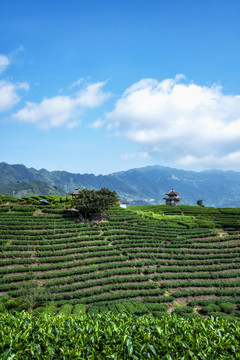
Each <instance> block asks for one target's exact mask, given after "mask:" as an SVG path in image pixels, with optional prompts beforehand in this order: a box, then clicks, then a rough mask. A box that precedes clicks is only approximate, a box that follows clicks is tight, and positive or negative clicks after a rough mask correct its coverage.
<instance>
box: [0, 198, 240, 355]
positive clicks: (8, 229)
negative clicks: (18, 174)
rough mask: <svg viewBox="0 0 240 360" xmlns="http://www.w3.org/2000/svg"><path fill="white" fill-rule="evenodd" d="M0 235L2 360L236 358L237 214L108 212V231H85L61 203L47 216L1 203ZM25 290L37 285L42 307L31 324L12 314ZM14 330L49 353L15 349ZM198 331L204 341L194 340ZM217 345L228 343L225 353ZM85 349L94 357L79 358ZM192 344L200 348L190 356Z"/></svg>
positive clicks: (239, 309) (239, 294)
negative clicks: (78, 344)
mask: <svg viewBox="0 0 240 360" xmlns="http://www.w3.org/2000/svg"><path fill="white" fill-rule="evenodd" d="M60 200H61V202H60ZM0 229H1V231H0V249H1V252H0V311H1V312H0V335H2V336H3V338H4V339H5V340H4V342H2V348H1V352H2V354H3V355H2V356H3V357H2V359H10V358H11V359H23V358H24V359H35V358H36V359H42V358H45V357H44V356H46V359H71V358H73V359H124V358H126V359H128V358H129V359H147V358H151V359H158V358H162V359H235V358H236V359H239V358H240V355H238V354H240V351H239V346H240V338H239V335H237V334H238V333H239V332H238V330H239V322H238V319H240V256H239V254H240V209H234V208H233V209H230V208H229V209H227V208H222V209H217V208H206V207H195V206H178V207H170V206H164V205H156V206H143V207H131V208H129V209H121V208H118V207H113V208H112V209H111V210H110V211H109V214H108V219H107V220H105V221H101V222H99V223H91V222H82V221H80V219H79V216H78V213H77V212H76V211H74V210H72V209H71V204H70V203H69V202H68V201H67V200H66V202H64V199H63V198H62V199H60V198H58V201H57V200H56V198H55V200H54V201H52V202H50V203H49V204H48V205H42V204H39V203H38V202H37V201H35V202H34V201H32V203H30V202H29V201H25V202H23V201H22V202H19V200H18V201H17V200H16V201H15V202H13V200H11V199H10V200H9V201H8V202H6V199H5V201H2V202H1V204H0ZM26 282H28V283H29V284H30V283H31V282H32V283H34V282H35V283H36V282H38V284H40V286H41V287H42V289H44V290H45V292H44V296H42V298H41V297H40V299H38V302H36V304H35V305H34V306H33V307H34V308H33V312H32V314H28V313H25V312H19V313H15V311H16V310H17V311H21V310H27V307H26V304H25V302H24V299H23V297H22V296H21V292H22V288H23V286H24V284H26ZM172 313H174V314H175V315H170V314H172ZM140 315H141V316H140ZM179 316H181V317H179ZM205 317H207V318H205ZM83 318H84V319H85V320H83ZM81 319H82V320H81ZM115 322H116V324H117V325H114V324H115ZM118 322H120V323H121V324H120V323H119V324H118ZM11 324H12V325H11ZM56 324H58V325H56ZM83 324H84V325H83ZM86 324H89V325H86ZM96 324H99V326H97V325H96ZM100 324H101V325H100ZM161 324H162V325H161ZM170 324H171V325H170ZM108 325H109V326H110V327H109V330H106V329H108ZM87 326H88V328H87ZM96 326H97V327H96ZM161 326H163V328H162V327H161ZM191 326H192V327H193V328H194V329H195V330H194V331H195V333H192V335H191V330H189V329H190V327H191ZM19 327H20V328H21V327H22V329H23V332H24V331H25V334H28V333H29V334H28V335H26V338H27V337H28V336H29V338H28V340H26V341H30V342H32V341H33V342H34V341H35V343H36V344H39V341H40V338H41V336H43V333H44V334H45V333H47V334H45V335H44V336H45V337H46V339H48V340H46V342H47V343H49V349H50V348H54V347H55V350H49V349H48V348H47V345H46V346H45V347H44V349H45V350H43V348H42V347H41V346H40V345H36V346H35V348H34V347H33V348H32V350H31V349H30V348H29V349H28V350H26V349H25V350H24V349H23V345H21V341H23V340H22V339H20V338H19V339H18V340H17V341H16V342H14V343H12V342H11V341H10V338H8V337H9V335H8V334H10V333H11V331H12V338H15V336H17V332H16V333H15V332H14V330H13V329H14V328H15V329H19ZM29 327H31V329H33V328H34V327H35V328H38V330H36V331H35V332H33V331H32V330H30V329H29ZM39 327H40V328H42V329H43V330H42V335H38V336H39V339H38V341H37V340H36V339H35V340H34V339H33V337H34V336H37V335H36V334H37V333H38V331H40V330H39ZM170 327H171V331H172V332H173V333H171V331H170V330H169V329H170ZM10 328H11V329H12V330H11V331H10V330H9V329H10ZM70 328H71V329H70ZM147 328H148V330H146V329H147ZM167 328H168V331H169V332H166V329H167ZM7 329H8V330H7ZM24 329H25V330H24ZM44 329H45V330H44ZM49 329H52V330H49ZM73 329H75V330H76V331H77V332H78V330H79V329H82V330H81V331H83V332H84V336H85V338H82V340H81V339H80V338H78V337H77V340H76V341H77V342H81V343H82V347H81V348H82V350H81V349H80V348H79V352H77V350H76V349H75V348H74V346H75V345H76V344H75V343H74V341H75V340H71V341H72V342H73V343H72V345H71V341H70V335H69V334H70V332H71V331H74V330H73ZM111 329H112V330H111ZM117 329H119V330H118V331H119V335H117V333H116V332H117ZM134 329H135V330H134ZM136 329H137V330H136ZM163 329H165V330H163ZM174 329H175V330H174ZM181 329H182V330H181ZM197 329H198V330H197ZM204 329H205V330H204ZM210 329H211V330H210ZM229 329H230V330H229ZM237 329H238V330H237ZM9 331H10V332H9ZM16 331H17V330H16ZM49 331H50V332H49ZM59 331H60V333H61V334H62V340H60V337H61V336H60V335H59ZM79 331H80V330H79ZM108 331H109V334H108ZM129 331H130V333H131V334H130V333H129ZM136 331H137V333H136ZM198 331H199V334H204V333H205V335H206V334H207V335H206V336H205V338H204V336H203V337H202V340H201V339H200V338H201V336H200V338H198V335H197V334H198ZM211 331H212V332H213V333H214V334H215V335H210V333H211ZM219 331H220V333H221V336H220V335H219ZM99 332H101V334H100V333H99ZM159 332H160V333H161V336H163V338H162V339H165V340H166V339H167V336H168V335H166V334H169V338H168V343H167V342H166V343H164V342H163V340H162V343H161V344H162V345H160V343H159V340H158V337H159V336H160V333H159ZM113 333H115V340H114V336H113ZM174 333H175V335H176V334H178V333H179V336H180V335H181V336H182V337H181V336H180V337H181V339H182V340H181V342H182V343H183V344H184V343H185V344H186V348H185V350H186V349H187V350H186V351H185V350H184V349H182V348H181V349H180V347H179V346H180V345H177V343H175V344H173V340H171V339H173V337H174V335H173V334H174ZM34 334H35V335H34ZM91 334H92V335H91ZM103 334H104V336H103ZM107 334H108V335H107ZM137 334H139V336H138V335H137ZM141 334H142V335H141ZM143 334H145V335H144V336H145V338H144V336H143ZM147 334H149V337H148V335H147ZM184 334H185V335H184ZM208 335H209V336H210V337H209V338H208ZM76 336H79V335H76ZM91 336H93V337H92V338H91ZM107 336H109V337H108V338H106V339H105V337H107ZM116 336H119V337H120V338H121V339H120V338H116ZM141 336H142V337H141ZM161 336H160V337H161ZM176 336H177V335H176ZM191 336H192V340H191V339H190V337H191ZM224 336H225V338H224V339H225V340H226V339H227V337H228V336H229V339H230V338H231V339H230V340H229V343H228V345H229V346H228V345H226V344H225V347H224V345H223V343H224V341H225V340H224V341H223V340H222V337H224ZM215 337H216V339H215ZM58 338H59V343H56V342H55V343H54V341H57V340H56V339H58ZM207 338H208V339H207ZM220 338H221V339H220ZM29 339H30V340H29ZM63 339H65V340H63ZM93 339H95V340H93ZM104 339H105V340H104ZM110 339H111V341H110ZM144 339H145V340H144ZM154 339H155V340H154ZM203 339H205V340H206V343H204V341H205V340H203ZM150 340H151V341H150ZM41 341H42V340H41ZM64 341H65V342H64ZM85 341H86V343H85ZM91 341H93V342H94V344H97V345H96V346H95V347H94V349H95V350H93V349H92V348H93V346H90V345H89V350H88V348H87V345H86V344H90V343H91ZM108 341H109V342H108ZM166 341H167V340H166ZM171 341H172V342H171ZM179 341H180V340H179ZM201 341H202V342H203V343H204V344H205V345H202V347H201V346H200V345H199V347H198V345H197V344H198V342H199V344H200V343H201ZM208 341H212V343H211V344H212V345H211V346H210V345H209V344H208V346H207V343H208ZM221 341H223V342H222V343H221ZM51 342H52V343H51ZM110 342H111V346H110V345H109V346H110V348H108V345H107V344H110ZM143 342H144V343H143ZM170 342H171V344H172V345H171V344H170ZM189 342H190V343H191V344H192V345H189V344H190V343H189ZM196 342H197V343H196ZM218 342H219V343H218ZM113 343H114V344H115V345H113ZM193 343H196V344H195V348H194V347H192V346H193ZM217 343H218V351H217V350H214V349H215V346H216V349H217ZM225 343H226V341H225ZM18 344H19V347H18ZM54 344H55V345H54ZM67 344H68V345H67ZM74 344H75V345H74ZM83 344H85V345H84V346H83ZM144 344H145V345H144ZM163 344H165V345H163ZM167 344H168V345H167ZM179 344H180V343H179ZM60 345H61V346H60ZM143 345H144V346H143ZM38 346H40V348H39V349H38V348H37V347H38ZM56 346H57V349H58V350H56ZM72 346H73V348H72V350H71V351H73V352H72V353H71V351H70V347H72ZM141 346H142V347H141ZM161 346H162V348H161V349H162V350H161V349H160V347H161ZM164 346H165V347H164ZM171 346H172V348H171ZM168 347H169V348H168ZM207 347H209V349H210V350H209V352H207ZM66 348H68V351H67V350H66ZM83 348H84V349H85V350H83ZM170 348H171V349H170ZM60 349H62V350H60ZM91 349H92V350H91ZM167 349H168V350H167ZM170 350H171V351H170ZM14 351H15V353H14ZM21 351H22V355H19V354H21ZM24 351H26V352H24ZM49 351H50V352H49ZM51 351H52V353H51ZM61 351H62V353H61ZM74 351H75V352H74ZM84 351H85V352H84ZM87 351H89V353H87ZM94 351H96V352H94ZM104 351H105V352H104ZM161 351H162V352H161ZM41 352H42V353H41ZM174 353H175V357H174V355H173V354H174ZM13 354H15V355H14V356H15V357H14V356H13V357H11V356H12V355H13ZM23 354H24V355H23ZM31 354H32V355H31ZM97 354H98V355H97ZM99 354H103V355H99ZM156 354H158V356H160V355H159V354H161V357H158V356H155V355H156ZM164 354H165V355H164ZM167 354H169V356H167ZM189 354H192V355H191V356H190V355H189ZM214 354H215V355H214ZM210 355H211V357H210ZM21 356H22V357H21ZM184 356H185V357H184ZM237 356H238V357H237Z"/></svg>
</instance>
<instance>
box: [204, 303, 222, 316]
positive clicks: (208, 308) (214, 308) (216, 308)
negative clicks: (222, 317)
mask: <svg viewBox="0 0 240 360" xmlns="http://www.w3.org/2000/svg"><path fill="white" fill-rule="evenodd" d="M219 311H220V307H219V306H218V305H216V304H210V305H206V306H203V307H202V309H201V313H202V314H204V315H209V314H211V313H213V312H219Z"/></svg>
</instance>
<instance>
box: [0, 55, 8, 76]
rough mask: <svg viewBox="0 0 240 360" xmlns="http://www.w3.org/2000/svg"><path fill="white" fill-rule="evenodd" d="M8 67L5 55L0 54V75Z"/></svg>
mask: <svg viewBox="0 0 240 360" xmlns="http://www.w3.org/2000/svg"><path fill="white" fill-rule="evenodd" d="M8 65H10V60H9V58H8V57H7V56H6V55H2V54H0V74H1V73H2V72H3V71H4V70H5V69H6V68H7V67H8Z"/></svg>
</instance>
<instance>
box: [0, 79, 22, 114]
mask: <svg viewBox="0 0 240 360" xmlns="http://www.w3.org/2000/svg"><path fill="white" fill-rule="evenodd" d="M28 89H29V85H28V84H27V83H16V84H14V83H11V82H7V81H0V112H3V111H7V110H9V109H11V108H12V107H13V106H14V105H16V104H17V103H18V102H19V101H20V96H19V95H18V91H19V90H28Z"/></svg>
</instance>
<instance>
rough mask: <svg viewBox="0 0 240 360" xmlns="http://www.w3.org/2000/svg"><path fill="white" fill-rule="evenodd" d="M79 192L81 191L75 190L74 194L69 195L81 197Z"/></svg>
mask: <svg viewBox="0 0 240 360" xmlns="http://www.w3.org/2000/svg"><path fill="white" fill-rule="evenodd" d="M79 190H80V189H75V190H73V191H72V192H70V193H69V195H72V196H78V195H79Z"/></svg>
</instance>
